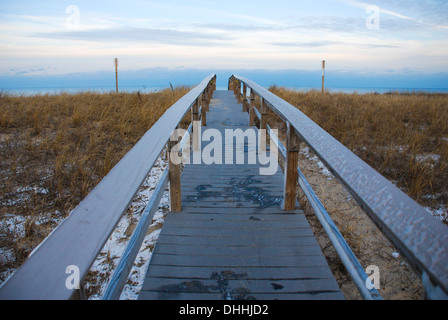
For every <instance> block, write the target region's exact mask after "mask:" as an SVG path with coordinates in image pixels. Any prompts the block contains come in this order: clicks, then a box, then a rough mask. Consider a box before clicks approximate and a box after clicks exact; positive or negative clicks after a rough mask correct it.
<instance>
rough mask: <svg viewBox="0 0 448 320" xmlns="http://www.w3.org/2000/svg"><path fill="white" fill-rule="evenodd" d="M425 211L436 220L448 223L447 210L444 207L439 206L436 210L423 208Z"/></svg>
mask: <svg viewBox="0 0 448 320" xmlns="http://www.w3.org/2000/svg"><path fill="white" fill-rule="evenodd" d="M425 209H426V211H428V212H429V213H430V214H432V215H433V216H434V217H435V218H436V219H437V220H440V221H448V208H447V207H445V206H441V207H440V208H438V209H433V208H429V207H425Z"/></svg>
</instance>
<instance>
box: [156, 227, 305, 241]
mask: <svg viewBox="0 0 448 320" xmlns="http://www.w3.org/2000/svg"><path fill="white" fill-rule="evenodd" d="M164 233H165V235H176V236H196V235H197V236H200V237H239V238H241V239H242V240H243V239H244V238H248V237H249V238H250V237H257V236H260V233H263V237H277V236H278V234H279V232H278V230H273V228H268V227H266V226H264V227H258V228H214V229H212V228H201V229H197V228H183V227H177V226H173V225H170V226H169V228H166V230H165V232H164ZM281 236H282V237H291V238H295V237H312V236H313V232H312V231H311V228H309V227H307V226H306V227H300V226H298V227H297V229H295V228H294V229H286V228H285V229H281Z"/></svg>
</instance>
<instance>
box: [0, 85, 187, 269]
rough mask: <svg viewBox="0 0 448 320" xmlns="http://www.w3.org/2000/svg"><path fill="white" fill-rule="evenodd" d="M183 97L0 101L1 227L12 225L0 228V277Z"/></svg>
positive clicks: (167, 93) (179, 91)
mask: <svg viewBox="0 0 448 320" xmlns="http://www.w3.org/2000/svg"><path fill="white" fill-rule="evenodd" d="M188 90H189V88H187V87H179V88H176V89H174V90H164V91H161V92H158V93H151V94H140V93H120V94H115V93H110V94H97V93H92V92H86V93H79V94H60V95H37V96H29V97H27V96H19V97H18V96H10V95H5V94H1V95H0V159H1V163H0V172H1V175H0V187H1V192H0V203H1V206H0V222H1V221H6V220H8V221H12V222H10V223H9V225H8V224H6V223H3V224H0V225H1V226H2V228H1V230H0V249H1V252H2V253H5V252H8V255H9V256H10V257H9V259H2V260H1V265H0V272H2V271H4V270H5V269H8V268H14V267H17V266H18V265H20V264H21V263H22V262H23V261H24V260H25V259H26V257H27V256H28V254H29V252H30V251H31V250H32V249H33V248H34V247H35V246H37V245H38V244H39V243H40V242H41V241H42V240H43V239H44V238H45V237H46V235H47V234H48V233H49V232H50V231H51V230H52V229H53V228H54V227H55V223H57V221H58V220H61V219H62V218H63V217H65V216H66V215H67V214H69V213H70V211H71V210H72V209H73V208H74V207H75V206H76V205H77V204H78V203H79V202H80V201H81V200H82V199H83V198H84V197H85V196H86V195H87V194H88V193H89V192H90V191H91V190H92V189H93V187H94V186H95V185H96V184H97V183H98V182H99V181H100V180H101V179H102V178H103V177H104V176H105V175H106V174H107V173H108V172H109V170H110V169H111V168H113V166H114V165H115V164H116V163H117V162H118V161H119V160H120V159H121V158H122V157H123V156H124V155H125V154H126V153H127V152H128V151H129V150H130V149H131V148H132V146H133V145H134V144H135V143H136V142H137V141H138V140H139V139H140V138H141V137H142V136H143V134H144V133H145V132H146V131H147V130H148V129H149V128H150V127H151V126H152V125H153V124H154V123H155V122H156V121H157V120H158V119H159V117H160V116H161V115H162V114H163V113H164V112H165V111H166V110H167V109H168V108H169V107H170V106H171V105H172V104H174V103H175V102H176V101H177V100H178V99H179V98H181V97H182V96H183V95H184V94H186V93H187V92H188ZM14 221H19V222H22V223H23V222H24V221H25V223H24V225H25V227H24V230H17V228H15V226H14V225H11V223H12V224H14ZM5 256H6V254H5Z"/></svg>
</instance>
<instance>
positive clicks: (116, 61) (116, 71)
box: [115, 58, 118, 93]
mask: <svg viewBox="0 0 448 320" xmlns="http://www.w3.org/2000/svg"><path fill="white" fill-rule="evenodd" d="M115 90H116V92H117V93H118V58H115Z"/></svg>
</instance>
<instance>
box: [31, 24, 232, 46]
mask: <svg viewBox="0 0 448 320" xmlns="http://www.w3.org/2000/svg"><path fill="white" fill-rule="evenodd" d="M31 36H32V37H38V38H46V39H63V40H82V41H93V42H117V41H118V42H123V41H124V42H129V41H130V42H142V41H144V42H151V43H160V44H175V45H204V46H209V45H214V46H215V45H218V44H220V42H224V41H228V40H230V38H229V36H227V35H218V34H209V33H204V32H202V33H201V32H197V31H194V32H193V31H183V30H176V29H157V28H127V27H125V28H110V29H94V30H82V31H63V32H48V33H36V34H33V35H31Z"/></svg>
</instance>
